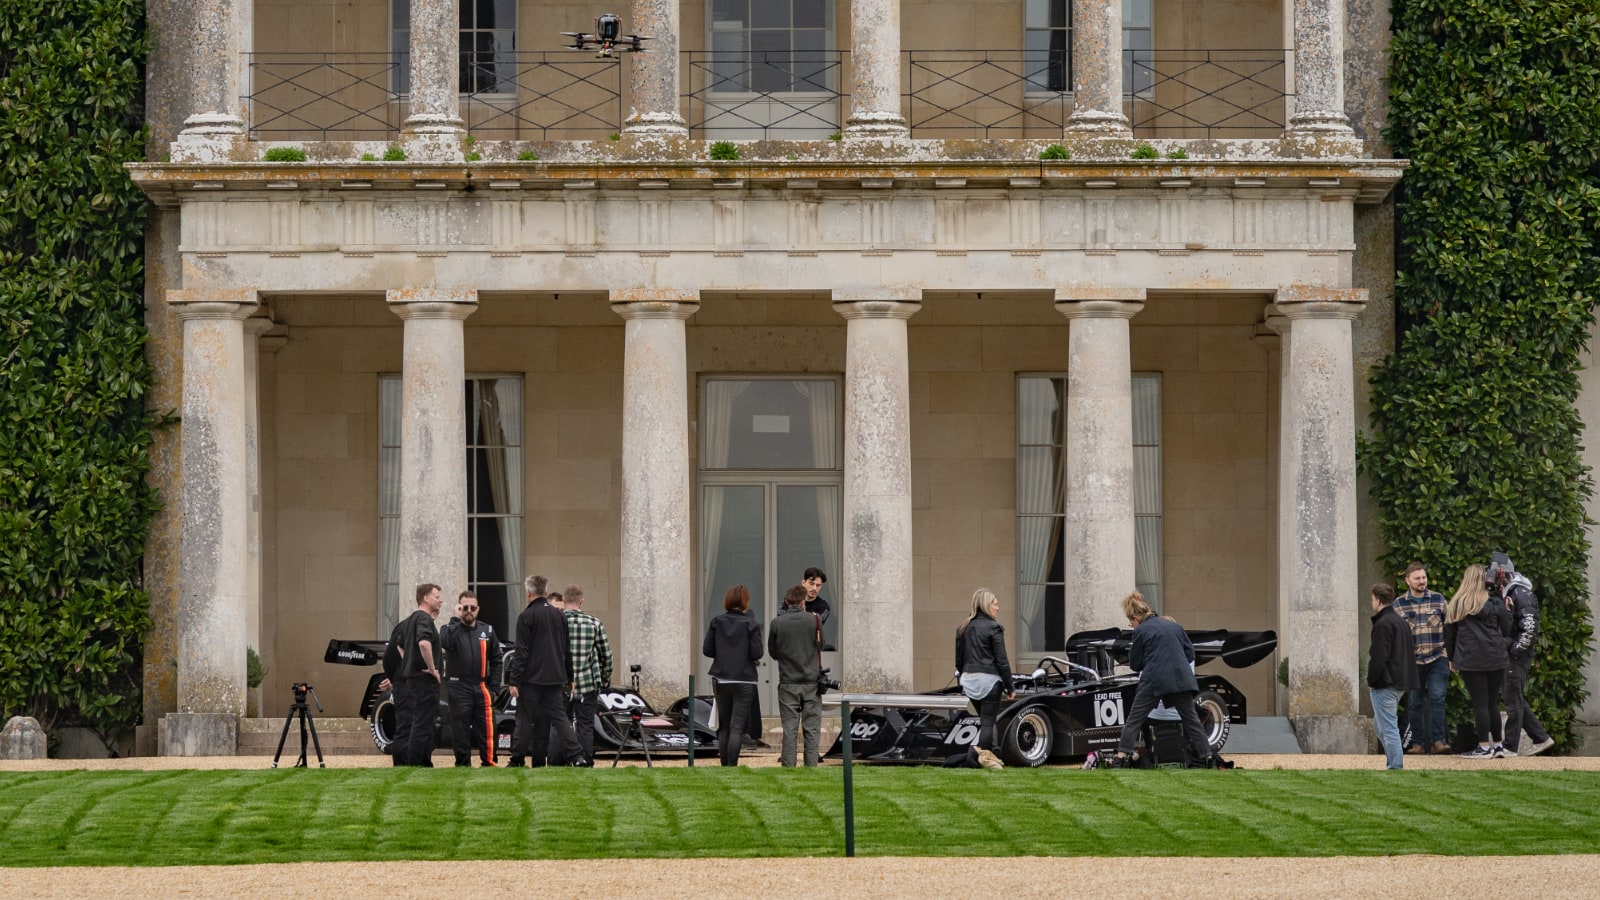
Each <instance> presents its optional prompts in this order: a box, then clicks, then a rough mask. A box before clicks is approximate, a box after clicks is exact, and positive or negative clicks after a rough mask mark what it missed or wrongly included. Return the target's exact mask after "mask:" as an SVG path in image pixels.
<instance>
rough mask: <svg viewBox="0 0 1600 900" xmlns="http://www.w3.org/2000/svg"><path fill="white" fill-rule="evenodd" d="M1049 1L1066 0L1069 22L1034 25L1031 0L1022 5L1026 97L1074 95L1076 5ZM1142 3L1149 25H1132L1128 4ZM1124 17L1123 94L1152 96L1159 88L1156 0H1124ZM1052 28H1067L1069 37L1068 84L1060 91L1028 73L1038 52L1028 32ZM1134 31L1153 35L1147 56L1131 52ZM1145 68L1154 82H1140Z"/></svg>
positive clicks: (1065, 64)
mask: <svg viewBox="0 0 1600 900" xmlns="http://www.w3.org/2000/svg"><path fill="white" fill-rule="evenodd" d="M1046 2H1048V3H1050V4H1051V5H1052V8H1054V4H1058V3H1059V4H1065V9H1064V13H1065V15H1064V16H1063V19H1064V21H1065V23H1066V24H1065V25H1061V26H1055V25H1045V26H1037V25H1030V24H1029V23H1028V13H1029V5H1030V4H1029V2H1028V0H1023V6H1022V48H1023V49H1022V53H1023V82H1022V83H1023V88H1022V90H1023V96H1024V97H1025V98H1027V99H1030V100H1044V99H1055V98H1058V97H1062V96H1066V97H1070V96H1072V95H1073V91H1072V70H1073V65H1074V61H1073V58H1072V32H1073V27H1074V26H1073V18H1074V17H1073V8H1072V6H1073V2H1074V0H1046ZM1138 3H1142V4H1144V6H1145V13H1146V14H1145V16H1144V20H1145V21H1146V22H1148V23H1149V24H1148V25H1135V26H1129V25H1128V24H1127V23H1128V19H1129V16H1128V10H1127V6H1128V5H1129V4H1138ZM1122 21H1123V25H1122V47H1123V63H1122V66H1123V68H1122V96H1123V97H1124V98H1129V99H1140V100H1148V99H1150V97H1151V95H1152V94H1153V92H1154V90H1155V85H1154V83H1153V75H1154V71H1155V68H1154V56H1153V54H1154V52H1155V2H1154V0H1123V15H1122ZM1052 31H1060V32H1064V34H1065V38H1066V45H1065V50H1064V61H1063V64H1062V65H1063V68H1064V69H1065V72H1064V73H1063V78H1064V82H1063V83H1064V84H1065V87H1063V88H1062V89H1061V90H1059V91H1057V90H1051V89H1050V88H1048V87H1039V86H1038V82H1037V80H1036V79H1035V78H1034V77H1030V75H1029V73H1028V69H1027V67H1028V66H1029V65H1031V63H1032V59H1031V56H1030V54H1032V53H1033V52H1034V51H1032V50H1029V49H1028V36H1029V34H1030V33H1032V32H1052ZM1130 32H1143V33H1146V34H1148V35H1149V39H1148V41H1147V43H1148V44H1149V47H1147V48H1144V50H1143V52H1145V53H1147V54H1151V55H1150V56H1148V57H1146V58H1145V59H1144V60H1140V59H1139V58H1137V57H1135V56H1131V55H1130V54H1129V51H1128V49H1127V48H1128V34H1129V33H1130ZM1046 52H1047V53H1049V52H1053V51H1048V50H1047V51H1046ZM1133 52H1135V53H1137V52H1139V51H1133ZM1047 65H1048V58H1047ZM1041 71H1042V73H1043V74H1045V75H1046V77H1048V71H1049V70H1048V69H1046V70H1041ZM1141 71H1143V72H1144V73H1145V74H1146V77H1147V78H1149V79H1150V80H1151V81H1150V83H1146V84H1139V83H1138V81H1139V79H1138V77H1137V73H1139V72H1141Z"/></svg>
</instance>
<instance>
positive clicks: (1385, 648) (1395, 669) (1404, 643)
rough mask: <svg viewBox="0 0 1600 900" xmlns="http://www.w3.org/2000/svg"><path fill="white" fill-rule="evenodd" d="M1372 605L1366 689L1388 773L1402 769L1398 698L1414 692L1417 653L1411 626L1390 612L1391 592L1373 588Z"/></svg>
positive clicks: (1378, 586)
mask: <svg viewBox="0 0 1600 900" xmlns="http://www.w3.org/2000/svg"><path fill="white" fill-rule="evenodd" d="M1370 594H1371V596H1370V600H1371V603H1372V650H1371V653H1370V655H1369V656H1368V658H1367V689H1368V690H1369V691H1370V692H1371V693H1372V727H1373V730H1374V731H1376V732H1377V733H1378V741H1379V743H1381V744H1383V756H1384V759H1385V761H1386V762H1387V763H1388V766H1389V768H1391V769H1400V768H1404V767H1405V758H1406V757H1405V748H1404V747H1403V746H1402V745H1401V741H1400V719H1399V710H1400V695H1401V694H1403V693H1405V692H1406V691H1411V690H1415V689H1416V688H1417V686H1418V685H1419V684H1421V681H1420V680H1419V679H1418V678H1417V651H1416V645H1415V643H1413V640H1412V637H1411V626H1410V625H1407V624H1406V620H1405V619H1402V618H1400V614H1399V613H1397V612H1395V611H1394V588H1393V587H1391V586H1390V585H1387V584H1381V583H1380V584H1375V585H1373V586H1372V590H1371V592H1370Z"/></svg>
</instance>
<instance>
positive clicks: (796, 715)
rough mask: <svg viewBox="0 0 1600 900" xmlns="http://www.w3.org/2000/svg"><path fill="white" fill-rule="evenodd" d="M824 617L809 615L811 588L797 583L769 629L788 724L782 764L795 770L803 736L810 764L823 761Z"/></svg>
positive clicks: (780, 703)
mask: <svg viewBox="0 0 1600 900" xmlns="http://www.w3.org/2000/svg"><path fill="white" fill-rule="evenodd" d="M821 652H822V617H821V616H819V615H817V614H816V613H812V612H808V611H807V610H806V587H805V585H803V584H797V585H795V586H794V587H791V588H789V592H788V593H787V594H785V595H784V598H783V611H782V612H780V613H778V617H777V618H776V619H773V620H772V625H770V626H769V627H768V628H767V655H768V656H770V657H772V661H773V662H775V663H777V664H778V713H779V715H780V716H781V717H782V719H783V750H782V752H781V753H779V754H778V763H779V764H780V765H784V766H793V765H794V762H795V750H796V748H797V745H798V744H799V743H800V737H801V734H802V732H803V733H804V736H805V754H806V755H805V762H806V765H808V766H814V765H816V764H817V763H818V762H819V760H820V755H819V751H820V749H821V734H822V698H821V696H820V693H819V691H818V684H817V679H818V678H820V677H821V675H822V666H821V662H820V656H819V654H821Z"/></svg>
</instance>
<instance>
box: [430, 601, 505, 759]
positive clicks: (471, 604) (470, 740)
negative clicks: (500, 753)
mask: <svg viewBox="0 0 1600 900" xmlns="http://www.w3.org/2000/svg"><path fill="white" fill-rule="evenodd" d="M478 608H479V605H478V595H477V594H475V593H473V592H472V591H462V592H461V594H460V596H459V597H457V598H456V616H455V618H453V619H451V620H450V622H449V624H447V625H445V626H444V628H443V629H441V630H440V632H439V643H440V645H441V646H443V648H444V652H445V676H446V677H445V684H446V686H447V687H448V689H449V694H450V735H451V741H452V743H453V744H454V745H455V753H456V765H458V766H471V765H472V752H473V751H474V750H476V751H477V752H478V758H479V759H481V760H482V761H483V764H484V765H485V766H493V765H494V764H495V757H494V691H495V689H496V688H498V687H499V686H500V656H501V654H500V639H499V638H498V637H496V636H495V633H494V626H493V625H490V624H489V623H488V622H483V621H479V619H478Z"/></svg>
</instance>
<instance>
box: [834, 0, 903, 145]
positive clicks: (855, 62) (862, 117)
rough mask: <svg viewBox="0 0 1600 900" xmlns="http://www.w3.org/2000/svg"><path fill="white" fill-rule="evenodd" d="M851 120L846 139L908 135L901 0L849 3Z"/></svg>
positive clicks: (853, 0)
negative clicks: (904, 109) (902, 90)
mask: <svg viewBox="0 0 1600 900" xmlns="http://www.w3.org/2000/svg"><path fill="white" fill-rule="evenodd" d="M850 72H851V89H850V117H849V118H848V119H846V120H845V127H844V134H845V137H904V136H905V135H906V134H908V133H909V132H908V131H907V129H906V118H905V116H904V115H902V114H901V113H900V0H850Z"/></svg>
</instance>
